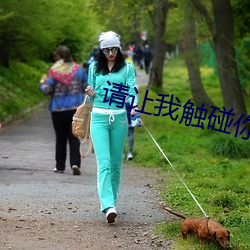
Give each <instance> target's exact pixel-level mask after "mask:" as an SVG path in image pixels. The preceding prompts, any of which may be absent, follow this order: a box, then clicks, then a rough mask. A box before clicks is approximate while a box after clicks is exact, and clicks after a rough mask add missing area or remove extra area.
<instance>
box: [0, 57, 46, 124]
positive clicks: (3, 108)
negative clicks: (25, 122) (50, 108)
mask: <svg viewBox="0 0 250 250" xmlns="http://www.w3.org/2000/svg"><path fill="white" fill-rule="evenodd" d="M48 67H49V65H47V64H45V63H44V62H41V61H34V62H33V63H32V66H28V65H27V64H24V63H20V62H14V61H13V62H12V63H11V64H10V68H9V69H8V70H7V69H6V68H4V67H0V76H1V77H0V121H1V122H3V121H4V120H5V119H6V118H8V116H10V115H13V116H17V117H19V115H20V113H21V111H23V110H25V109H27V108H30V107H33V106H34V105H35V104H38V103H40V102H41V101H42V100H44V99H45V98H44V96H43V95H42V94H41V93H40V92H39V90H38V83H39V80H40V78H41V76H42V74H43V73H44V72H47V69H48Z"/></svg>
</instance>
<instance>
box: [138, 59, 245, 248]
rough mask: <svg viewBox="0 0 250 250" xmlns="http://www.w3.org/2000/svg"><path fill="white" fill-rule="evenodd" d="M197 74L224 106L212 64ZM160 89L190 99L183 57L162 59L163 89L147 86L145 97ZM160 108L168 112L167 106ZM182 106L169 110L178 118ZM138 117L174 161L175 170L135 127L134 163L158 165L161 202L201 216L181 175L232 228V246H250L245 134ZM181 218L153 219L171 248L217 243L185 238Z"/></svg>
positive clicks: (150, 107) (148, 104)
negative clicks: (224, 132) (175, 110)
mask: <svg viewBox="0 0 250 250" xmlns="http://www.w3.org/2000/svg"><path fill="white" fill-rule="evenodd" d="M201 74H202V79H203V84H204V87H205V89H206V91H207V93H208V95H209V96H210V98H211V99H212V100H213V101H214V103H215V104H216V106H217V107H218V108H222V106H223V102H222V96H221V90H220V85H219V81H218V79H217V77H216V76H215V75H214V73H213V70H212V69H210V68H201ZM163 93H164V94H169V95H171V94H173V95H174V97H178V98H179V99H180V104H181V105H183V104H185V103H186V102H187V101H188V99H191V100H192V93H191V91H190V87H189V83H188V75H187V70H186V67H185V65H184V64H183V62H182V61H181V60H173V61H170V62H169V63H168V64H167V65H166V67H165V69H164V89H163V92H159V91H157V90H154V91H153V90H149V94H148V97H149V98H152V99H154V100H155V99H156V98H159V96H158V94H163ZM139 94H140V97H139V98H140V100H141V102H140V103H142V100H143V99H144V96H145V89H144V88H141V89H140V90H139ZM168 100H170V99H168ZM246 101H247V103H246V106H247V107H250V105H249V104H250V103H249V100H247V99H246ZM175 102H176V101H175ZM157 105H159V103H157V102H156V101H154V102H150V101H147V102H146V106H145V109H144V110H145V111H146V112H151V113H152V114H153V113H155V114H156V113H157V112H158V110H156V109H154V106H157ZM140 108H141V106H140V104H139V109H140ZM164 112H167V109H165V110H164ZM182 112H183V110H182V109H181V108H180V109H179V110H178V111H177V112H175V113H174V114H173V115H179V118H180V117H181V115H182ZM248 113H250V110H248ZM141 117H142V120H143V122H144V124H145V125H146V127H147V128H148V130H149V131H150V132H151V133H152V135H153V137H154V138H155V140H156V141H157V143H158V144H159V146H160V147H161V149H162V150H163V152H164V153H165V154H166V156H167V157H168V159H169V160H170V162H171V163H172V164H173V167H174V170H173V169H172V167H171V166H170V165H169V163H168V162H167V160H166V159H165V158H164V156H163V155H162V154H161V152H160V151H159V149H158V148H157V146H156V145H155V144H154V142H153V140H152V139H151V138H150V136H149V135H148V133H147V131H146V130H145V128H144V127H140V128H136V129H135V148H134V155H135V158H134V160H133V163H134V164H136V165H138V166H147V167H151V168H158V169H159V171H160V173H161V175H162V179H163V180H164V181H163V184H159V185H158V186H157V187H155V188H157V189H158V190H159V191H160V193H161V198H162V200H163V201H164V203H165V204H167V205H168V206H171V207H172V209H173V210H177V211H181V212H183V213H185V214H186V215H187V216H189V217H202V216H203V213H202V211H201V210H200V209H199V207H198V206H197V204H196V203H195V201H194V200H193V199H192V197H191V196H190V194H189V193H188V191H187V190H186V188H185V187H184V185H183V183H182V182H181V180H180V178H181V179H182V180H183V181H184V182H185V183H186V185H187V186H188V188H189V189H190V190H191V192H192V193H193V194H194V196H195V198H196V199H197V200H198V202H199V203H200V205H201V207H202V208H203V209H204V210H205V211H206V213H207V214H208V215H209V216H210V217H211V218H212V219H214V220H217V221H219V222H220V223H222V224H223V226H224V227H226V228H228V229H229V230H230V232H231V245H232V249H234V250H236V249H237V250H243V249H244V250H246V249H250V237H249V235H250V214H249V204H250V197H249V188H250V185H249V184H250V181H249V180H250V178H249V172H250V159H249V157H250V143H249V140H247V141H246V140H243V139H241V138H240V137H238V138H235V137H234V134H233V135H228V134H223V133H221V132H217V131H214V130H212V129H207V128H206V125H207V122H205V124H204V127H205V128H204V130H202V129H201V128H197V127H192V126H185V124H184V122H182V123H179V121H180V119H179V118H178V119H177V120H176V121H173V120H172V119H171V118H170V117H169V116H165V117H162V116H154V115H146V114H142V115H141ZM177 173H178V174H177ZM178 176H179V177H178ZM180 224H181V220H180V219H176V220H174V221H173V222H166V223H162V224H159V225H157V226H156V228H155V231H156V233H158V234H163V235H164V237H165V238H166V239H175V243H174V244H175V248H176V249H178V250H181V249H204V250H206V249H212V250H213V249H219V248H218V246H216V245H215V244H214V243H207V244H205V245H204V246H203V248H201V246H200V243H199V241H198V240H197V239H195V238H194V237H192V236H191V237H190V238H191V241H187V242H186V241H185V242H184V240H182V239H181V238H180V237H179V235H180Z"/></svg>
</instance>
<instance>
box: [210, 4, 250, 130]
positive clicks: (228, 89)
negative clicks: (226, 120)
mask: <svg viewBox="0 0 250 250" xmlns="http://www.w3.org/2000/svg"><path fill="white" fill-rule="evenodd" d="M212 3H213V11H214V17H215V29H216V33H215V35H214V37H213V39H214V47H215V53H216V58H217V64H218V75H219V79H220V83H221V89H222V95H223V101H224V105H225V108H226V110H227V111H229V110H230V109H232V108H233V109H234V110H233V113H234V114H235V117H234V121H236V120H238V119H239V117H240V116H241V115H242V114H245V115H246V116H245V118H246V117H247V111H246V106H245V102H244V96H243V91H242V87H241V85H240V80H239V75H238V70H237V64H236V55H235V54H236V53H235V48H234V36H233V34H234V33H233V14H232V8H231V5H230V0H220V1H218V0H212ZM242 126H246V124H245V125H242ZM248 126H249V125H248Z"/></svg>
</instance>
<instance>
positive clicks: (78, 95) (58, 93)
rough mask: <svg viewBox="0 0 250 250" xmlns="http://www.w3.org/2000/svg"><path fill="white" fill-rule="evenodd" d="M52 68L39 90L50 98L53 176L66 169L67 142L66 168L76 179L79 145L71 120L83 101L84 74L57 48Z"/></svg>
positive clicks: (66, 51)
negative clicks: (54, 162)
mask: <svg viewBox="0 0 250 250" xmlns="http://www.w3.org/2000/svg"><path fill="white" fill-rule="evenodd" d="M54 56H55V60H56V62H55V64H54V65H53V66H52V67H51V68H50V70H49V72H48V77H47V76H46V77H43V78H42V80H41V82H40V84H39V89H40V91H41V92H42V93H43V94H45V95H50V96H51V100H50V104H49V110H50V112H51V117H52V123H53V127H54V130H55V135H56V152H55V160H56V166H55V168H54V172H55V173H64V171H65V168H66V155H67V141H69V152H70V154H69V156H70V166H71V168H72V170H73V175H80V174H81V171H80V166H81V156H80V152H79V146H80V142H79V140H78V138H76V137H75V136H74V135H73V134H72V130H71V126H72V117H73V115H74V113H75V111H76V109H77V107H78V106H79V105H80V104H82V102H83V100H84V89H85V87H86V83H87V74H86V72H85V71H84V70H83V68H82V67H81V66H80V65H79V64H77V63H76V62H74V61H73V59H72V56H71V52H70V50H69V48H68V47H67V46H59V47H58V48H57V49H56V51H55V54H54Z"/></svg>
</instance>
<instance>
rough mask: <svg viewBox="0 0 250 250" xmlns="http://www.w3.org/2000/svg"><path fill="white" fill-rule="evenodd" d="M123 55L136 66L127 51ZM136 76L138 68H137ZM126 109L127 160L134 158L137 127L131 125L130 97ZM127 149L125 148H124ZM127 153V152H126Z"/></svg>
mask: <svg viewBox="0 0 250 250" xmlns="http://www.w3.org/2000/svg"><path fill="white" fill-rule="evenodd" d="M123 57H124V59H125V61H126V62H129V63H131V64H132V65H133V66H134V61H133V60H132V59H131V58H130V57H128V54H127V52H123ZM135 76H136V70H135ZM125 104H126V110H127V119H128V153H127V160H133V158H134V156H133V148H134V130H135V128H134V127H132V126H131V117H130V103H129V101H128V99H127V100H126V102H125ZM124 151H125V150H124ZM124 155H125V152H124Z"/></svg>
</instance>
